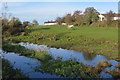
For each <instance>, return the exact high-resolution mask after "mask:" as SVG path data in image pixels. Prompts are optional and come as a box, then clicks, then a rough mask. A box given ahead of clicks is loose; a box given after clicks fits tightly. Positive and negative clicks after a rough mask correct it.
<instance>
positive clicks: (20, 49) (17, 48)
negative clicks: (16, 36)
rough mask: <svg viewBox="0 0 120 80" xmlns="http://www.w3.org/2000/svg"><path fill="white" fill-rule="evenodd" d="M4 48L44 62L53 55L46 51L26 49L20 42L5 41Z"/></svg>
mask: <svg viewBox="0 0 120 80" xmlns="http://www.w3.org/2000/svg"><path fill="white" fill-rule="evenodd" d="M2 49H3V50H4V51H7V52H16V53H19V54H20V55H23V56H27V57H32V58H37V59H39V60H40V61H43V62H46V61H48V60H50V59H52V56H51V55H50V54H48V53H47V52H46V51H38V50H36V51H35V50H29V49H26V48H25V47H24V46H21V45H18V44H12V43H8V42H3V46H2Z"/></svg>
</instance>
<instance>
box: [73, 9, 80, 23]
mask: <svg viewBox="0 0 120 80" xmlns="http://www.w3.org/2000/svg"><path fill="white" fill-rule="evenodd" d="M81 13H82V11H79V10H77V11H75V12H74V13H73V21H74V22H75V21H76V18H78V17H79V16H80V15H81Z"/></svg>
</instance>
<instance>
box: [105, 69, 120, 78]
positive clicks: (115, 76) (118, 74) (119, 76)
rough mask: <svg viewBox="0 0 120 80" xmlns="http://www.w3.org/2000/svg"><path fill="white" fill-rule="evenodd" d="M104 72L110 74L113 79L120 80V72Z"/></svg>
mask: <svg viewBox="0 0 120 80" xmlns="http://www.w3.org/2000/svg"><path fill="white" fill-rule="evenodd" d="M105 72H106V73H109V74H111V75H112V78H113V79H120V71H118V70H113V71H105Z"/></svg>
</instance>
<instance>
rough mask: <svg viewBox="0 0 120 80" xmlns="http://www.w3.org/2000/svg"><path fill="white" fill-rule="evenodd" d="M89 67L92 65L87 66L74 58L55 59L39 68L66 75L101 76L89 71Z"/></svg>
mask: <svg viewBox="0 0 120 80" xmlns="http://www.w3.org/2000/svg"><path fill="white" fill-rule="evenodd" d="M88 67H90V66H85V65H84V64H83V63H79V62H75V61H72V60H68V61H59V60H53V61H49V62H47V63H45V64H43V65H41V66H40V67H39V68H41V69H42V70H44V71H45V72H47V73H52V74H57V75H60V76H65V77H71V78H99V76H98V75H97V74H96V73H93V72H92V71H88V69H87V68H88Z"/></svg>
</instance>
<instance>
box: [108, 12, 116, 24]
mask: <svg viewBox="0 0 120 80" xmlns="http://www.w3.org/2000/svg"><path fill="white" fill-rule="evenodd" d="M114 14H115V13H114V12H113V11H111V10H110V11H109V12H107V15H106V18H107V25H110V24H111V22H112V20H113V16H114Z"/></svg>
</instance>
